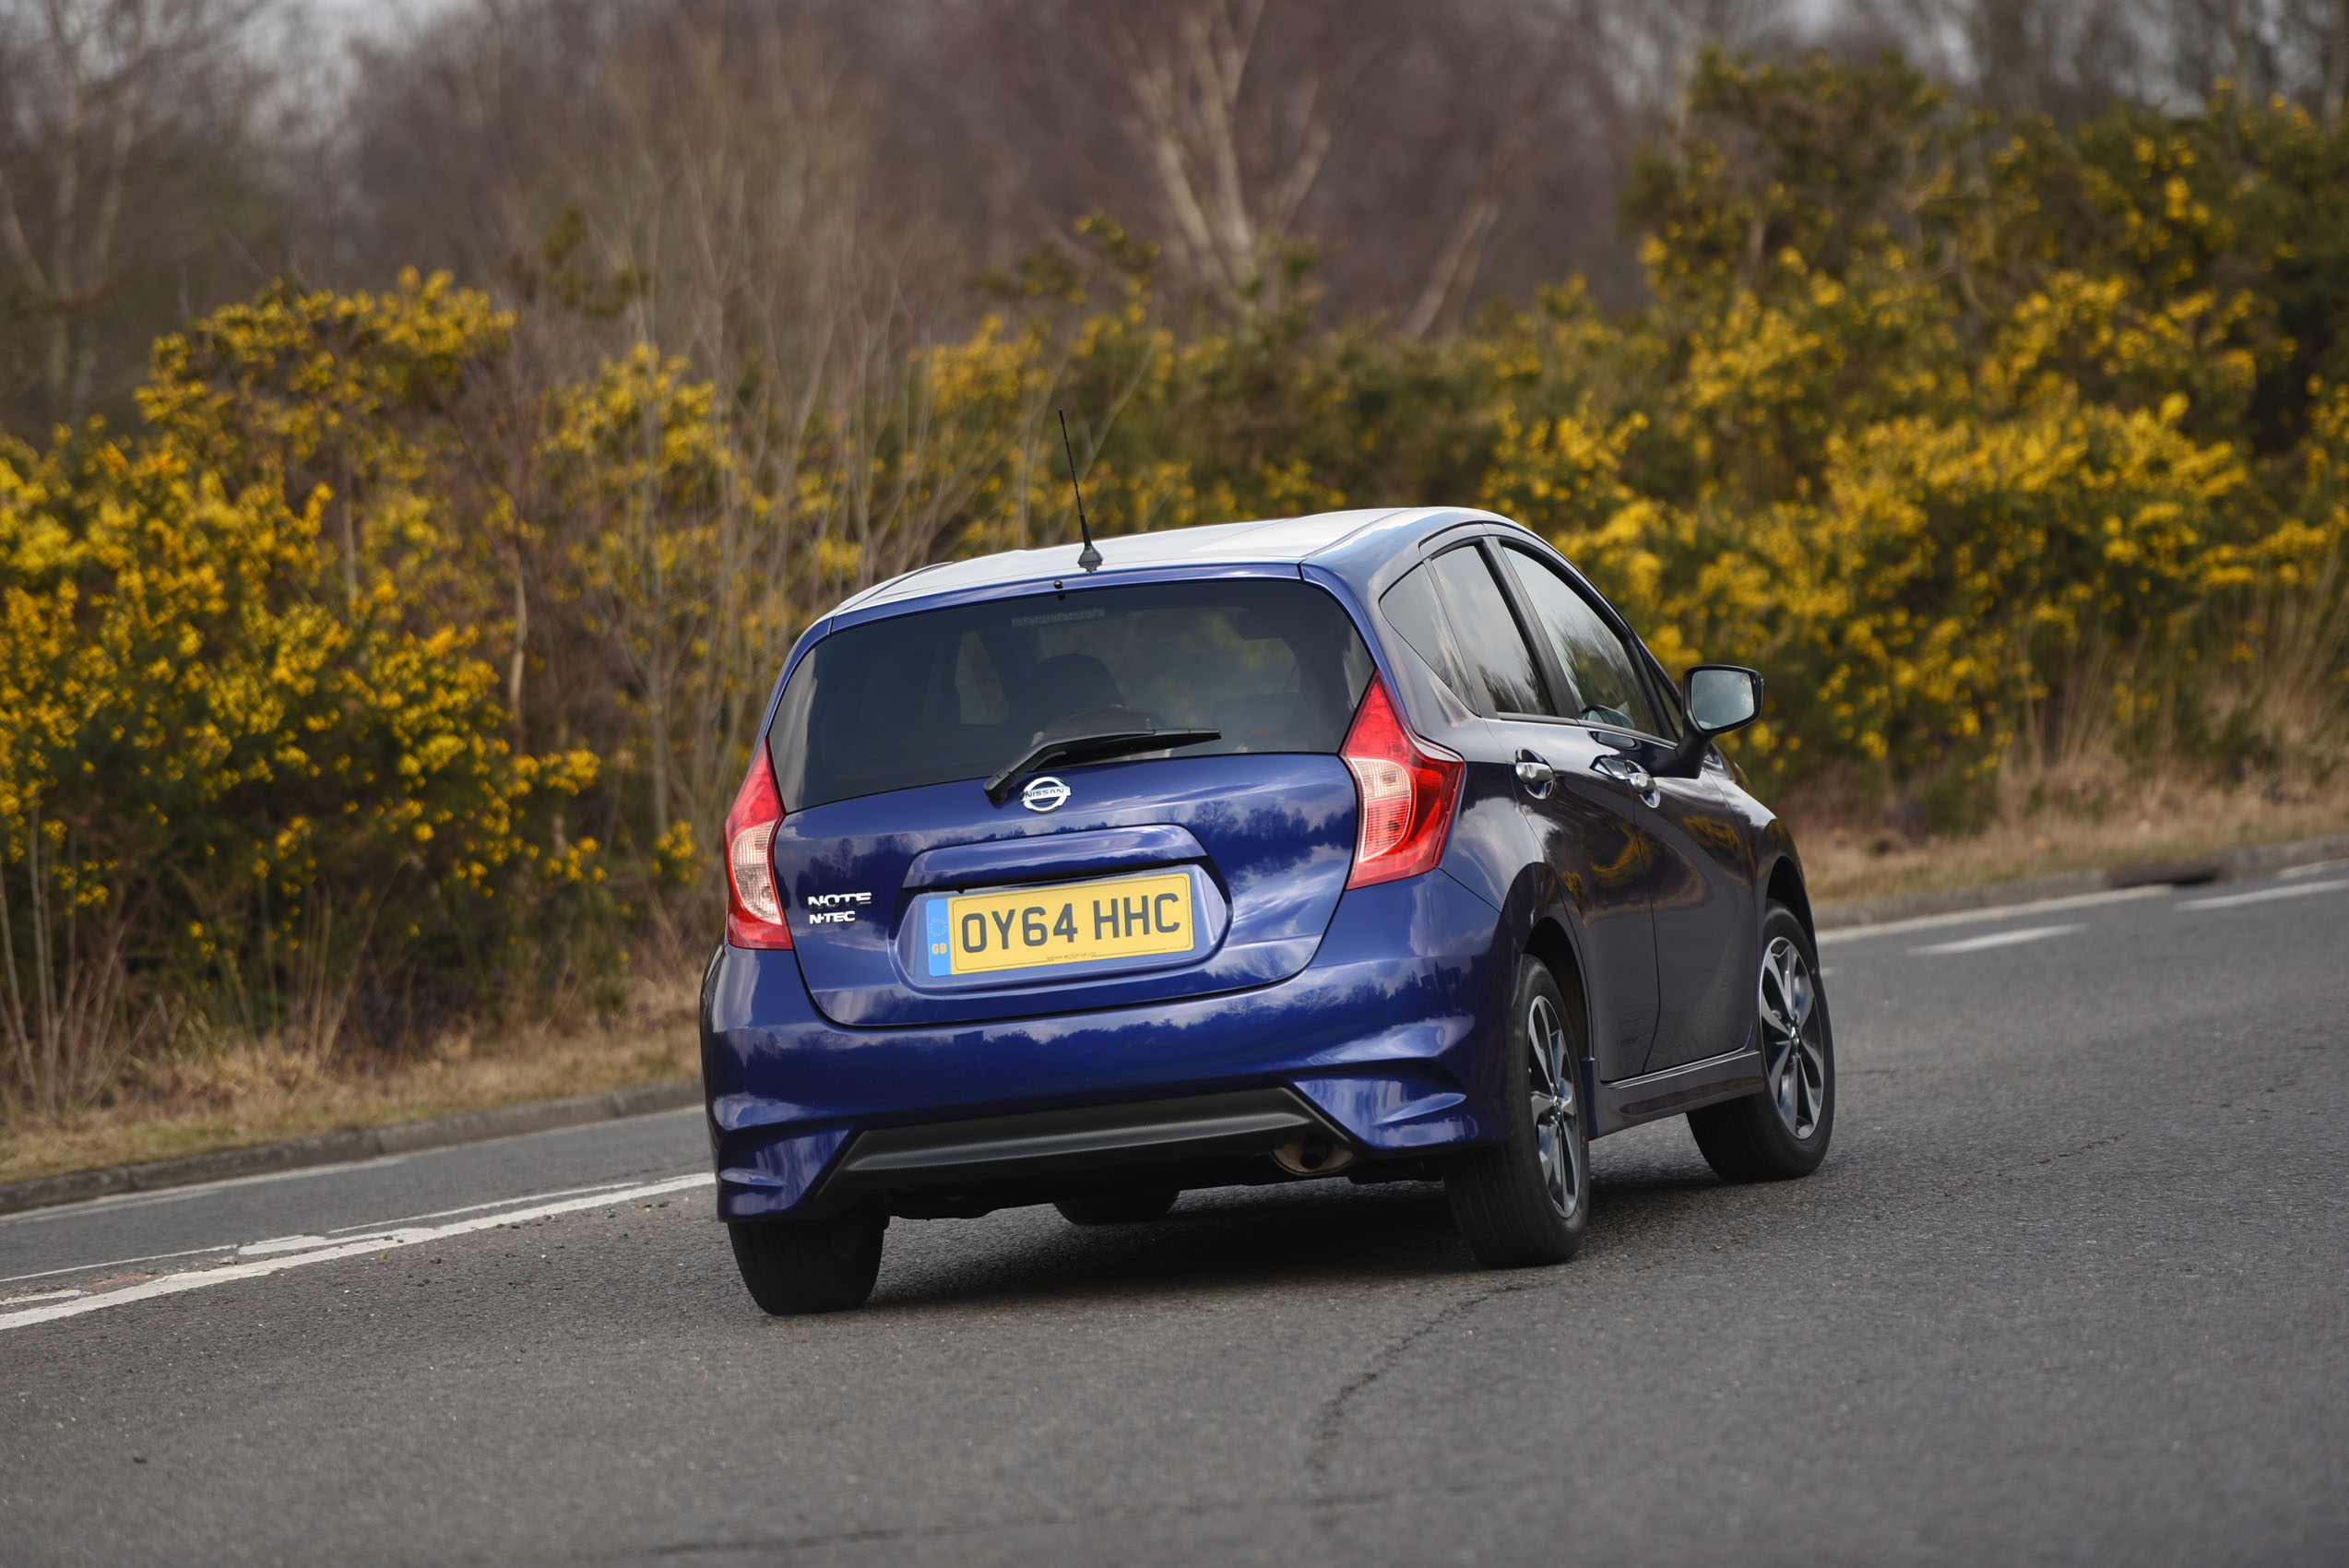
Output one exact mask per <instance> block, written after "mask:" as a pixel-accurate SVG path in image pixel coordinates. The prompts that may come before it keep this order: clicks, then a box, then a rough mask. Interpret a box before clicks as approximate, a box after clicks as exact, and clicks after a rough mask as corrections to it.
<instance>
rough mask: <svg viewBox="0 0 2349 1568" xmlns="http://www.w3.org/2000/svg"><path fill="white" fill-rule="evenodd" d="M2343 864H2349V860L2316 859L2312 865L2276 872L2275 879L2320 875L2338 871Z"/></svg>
mask: <svg viewBox="0 0 2349 1568" xmlns="http://www.w3.org/2000/svg"><path fill="white" fill-rule="evenodd" d="M2344 865H2349V861H2316V862H2315V863H2314V864H2312V865H2305V866H2294V867H2293V868H2292V869H2291V870H2289V871H2280V872H2277V873H2275V874H2276V880H2277V881H2279V882H2289V881H2291V880H2292V879H2294V878H2295V877H2302V876H2320V875H2323V874H2324V873H2327V872H2336V871H2339V870H2340V869H2341V868H2342V867H2343V866H2344Z"/></svg>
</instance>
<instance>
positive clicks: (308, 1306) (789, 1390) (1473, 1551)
mask: <svg viewBox="0 0 2349 1568" xmlns="http://www.w3.org/2000/svg"><path fill="white" fill-rule="evenodd" d="M1823 958H1824V962H1825V965H1826V968H1827V982H1826V983H1827V992H1828V996H1829V998H1830V1001H1831V1004H1832V1005H1833V1017H1834V1021H1835V1026H1836V1035H1837V1046H1838V1051H1839V1053H1840V1065H1841V1084H1840V1093H1841V1103H1840V1105H1839V1108H1838V1114H1837V1125H1836V1129H1835V1146H1834V1150H1833V1153H1832V1154H1831V1155H1830V1157H1829V1158H1828V1161H1827V1163H1826V1165H1825V1166H1824V1167H1823V1168H1822V1169H1821V1170H1820V1171H1819V1173H1818V1174H1817V1175H1815V1176H1813V1177H1811V1178H1810V1179H1809V1180H1807V1181H1802V1182H1788V1183H1783V1184H1777V1185H1770V1186H1759V1187H1745V1188H1732V1187H1726V1186H1724V1185H1722V1184H1721V1183H1720V1182H1717V1181H1715V1180H1714V1177H1713V1175H1712V1174H1711V1172H1710V1171H1709V1170H1706V1168H1705V1166H1704V1164H1703V1162H1702V1159H1700V1158H1698V1156H1697V1153H1696V1149H1695V1146H1694V1145H1693V1144H1692V1143H1691V1141H1690V1139H1689V1136H1688V1134H1687V1130H1686V1128H1685V1126H1684V1125H1683V1124H1682V1123H1679V1122H1672V1123H1664V1124H1661V1125H1658V1126H1653V1127H1648V1128H1643V1129H1640V1130H1638V1131H1636V1132H1633V1133H1630V1134H1623V1135H1621V1136H1619V1137H1617V1138H1612V1139H1608V1140H1607V1141H1606V1142H1604V1143H1602V1144H1600V1145H1599V1146H1597V1147H1596V1151H1595V1154H1596V1174H1597V1185H1596V1211H1595V1215H1594V1218H1593V1221H1592V1228H1591V1235H1590V1241H1589V1244H1588V1246H1587V1247H1586V1249H1585V1251H1584V1254H1583V1256H1582V1257H1581V1258H1580V1259H1579V1260H1577V1261H1576V1262H1575V1263H1573V1264H1572V1265H1568V1266H1566V1267H1563V1268H1556V1269H1544V1270H1532V1271H1525V1272H1520V1273H1485V1272H1481V1271H1479V1270H1477V1268H1476V1267H1474V1266H1473V1265H1472V1264H1471V1263H1470V1261H1469V1259H1468V1257H1467V1254H1466V1252H1465V1249H1464V1248H1463V1246H1462V1245H1461V1243H1460V1242H1459V1241H1457V1240H1456V1238H1455V1237H1454V1235H1453V1230H1452V1228H1451V1224H1450V1220H1449V1218H1448V1216H1447V1214H1446V1212H1445V1209H1444V1206H1443V1203H1442V1199H1441V1194H1440V1193H1439V1192H1438V1191H1437V1190H1435V1189H1433V1188H1430V1187H1420V1186H1407V1187H1385V1188H1355V1187H1352V1186H1350V1185H1348V1184H1347V1183H1345V1182H1319V1183H1311V1184H1307V1185H1300V1186H1296V1187H1290V1188H1285V1189H1279V1190H1258V1191H1252V1192H1229V1193H1212V1194H1192V1195H1191V1196H1189V1197H1188V1198H1186V1199H1185V1200H1184V1202H1183V1204H1182V1206H1180V1208H1179V1209H1177V1210H1176V1212H1175V1214H1174V1216H1173V1217H1172V1218H1169V1219H1168V1220H1166V1221H1163V1222H1161V1223H1159V1224H1157V1225H1151V1226H1133V1227H1122V1228H1115V1229H1093V1230H1080V1229H1074V1228H1073V1227H1070V1226H1067V1225H1065V1224H1063V1223H1062V1221H1061V1220H1060V1219H1059V1218H1058V1217H1057V1216H1055V1215H1054V1214H1053V1213H1052V1212H1051V1211H1050V1210H1049V1209H1042V1210H1038V1209H1023V1210H1016V1211H1012V1212H1008V1213H1003V1214H998V1215H995V1216H993V1217H991V1218H987V1219H983V1220H966V1221H950V1220H941V1221H933V1222H929V1223H918V1222H913V1221H906V1220H900V1221H898V1222H897V1223H896V1225H895V1226H894V1227H893V1228H892V1229H891V1230H890V1233H889V1252H888V1255H887V1259H886V1261H885V1262H884V1265H883V1268H882V1275H881V1283H880V1287H879V1289H878V1290H877V1291H876V1293H875V1295H874V1298H873V1301H872V1305H871V1306H870V1307H869V1308H868V1309H866V1310H865V1311H863V1312H860V1313H850V1314H846V1315H841V1316H836V1317H829V1318H817V1319H799V1320H791V1321H777V1320H770V1319H767V1318H765V1317H764V1316H762V1315H761V1314H760V1313H758V1312H757V1311H756V1310H755V1309H754V1308H753V1306H752V1305H751V1303H750V1301H749V1300H748V1298H747V1297H745V1296H744V1295H743V1293H742V1291H741V1287H740V1285H739V1284H738V1282H737V1280H736V1278H735V1276H734V1272H733V1266H732V1263H731V1260H730V1255H729V1253H728V1252H727V1248H726V1242H725V1238H724V1235H723V1232H722V1231H721V1230H720V1229H718V1227H717V1226H716V1225H714V1224H712V1223H711V1220H710V1204H709V1189H708V1185H707V1182H706V1166H705V1163H704V1160H705V1155H704V1149H703V1145H702V1139H701V1134H700V1130H699V1125H698V1123H697V1121H696V1119H695V1117H694V1114H692V1113H681V1114H677V1115H670V1116H661V1117H651V1118H647V1119H644V1120H642V1121H638V1122H634V1123H617V1124H613V1123H607V1124H602V1125H598V1126H594V1127H586V1128H580V1129H576V1130H574V1131H570V1132H564V1133H552V1134H541V1135H539V1136H535V1137H529V1138H517V1139H512V1140H508V1141H506V1142H503V1143H497V1144H487V1145H480V1146H473V1147H469V1148H460V1149H451V1150H443V1151H437V1152H434V1153H429V1154H418V1155H413V1156H409V1157H406V1158H397V1159H386V1160H380V1161H376V1162H374V1163H373V1164H369V1165H363V1166H353V1167H346V1168H342V1169H339V1170H328V1171H318V1172H310V1173H303V1174H297V1175H289V1176H282V1177H277V1178H270V1179H262V1180H255V1181H249V1182H235V1183H228V1184H223V1185H220V1186H215V1187H209V1188H200V1189H190V1190H186V1191H183V1192H176V1193H168V1194H148V1195H142V1196H132V1197H127V1198H123V1199H117V1200H108V1201H104V1202H100V1203H93V1204H89V1205H85V1206H78V1207H75V1208H69V1209H59V1210H50V1211H45V1212H41V1213H36V1214H31V1215H24V1216H18V1217H14V1218H6V1219H0V1401H5V1404H0V1563H5V1564H6V1565H8V1568H19V1565H26V1564H35V1563H51V1562H89V1563H109V1564H112V1563H120V1562H132V1561H142V1562H145V1561H154V1562H173V1563H181V1562H188V1563H203V1562H287V1563H333V1564H337V1565H342V1564H357V1563H374V1562H400V1563H451V1562H492V1563H504V1562H607V1561H608V1562H656V1561H658V1562H679V1563H685V1564H701V1563H709V1564H731V1563H741V1562H823V1563H830V1562H842V1563H892V1564H895V1563H906V1562H939V1563H955V1564H961V1563H997V1562H1001V1563H1020V1564H1027V1563H1036V1562H1115V1563H1118V1564H1121V1565H1130V1564H1147V1563H1158V1562H1201V1563H1227V1562H1264V1563H1275V1564H1280V1565H1281V1568H1296V1565H1298V1564H1307V1563H1311V1564H1320V1563H1334V1564H1335V1563H1345V1564H1349V1565H1350V1564H1361V1563H1389V1562H1392V1563H1409V1564H1418V1563H1435V1562H1545V1563H1549V1562H1608V1563H1610V1564H1619V1563H1642V1562H1691V1563H1700V1562H1701V1563H1718V1562H1739V1563H1781V1562H1783V1563H1798V1564H1805V1565H1810V1564H1818V1563H1839V1562H1852V1563H1892V1562H1949V1563H1964V1564H1969V1565H1973V1564H1979V1563H1990V1562H1996V1563H2029V1562H2097V1563H2108V1562H2127V1563H2131V1564H2148V1563H2180V1564H2188V1563H2190V1564H2198V1565H2199V1564H2212V1563H2247V1564H2270V1563H2296V1562H2307V1563H2340V1562H2344V1561H2349V866H2339V865H2336V866H2331V867H2313V868H2306V869H2304V870H2303V871H2301V872H2300V873H2295V874H2292V875H2288V876H2284V877H2280V878H2276V879H2272V880H2270V881H2266V882H2260V883H2251V884H2229V885H2224V886H2219V887H2212V888H2201V889H2177V890H2170V889H2155V890H2151V891H2148V892H2145V893H2143V894H2141V896H2136V897H2099V898H2096V899H2091V900H2080V901H2071V902H2067V903H2059V904H2042V905H2036V906H2033V907H2031V908H2028V909H2019V910H2014V911H2011V912H2007V913H2003V914H1998V913H1993V914H1987V915H1978V914H1977V915H1969V916H1963V917H1952V918H1948V919H1941V920H1935V921H1916V922H1908V923H1906V924H1904V925H1898V926H1891V927H1878V928H1874V929H1873V930H1870V931H1866V932H1849V933H1841V934H1839V935H1838V936H1837V937H1836V939H1834V940H1833V941H1831V942H1830V943H1829V944H1827V946H1826V947H1825V950H1824V954H1823ZM166 1254H175V1255H166Z"/></svg>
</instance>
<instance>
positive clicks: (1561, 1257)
mask: <svg viewBox="0 0 2349 1568" xmlns="http://www.w3.org/2000/svg"><path fill="white" fill-rule="evenodd" d="M1544 1020H1548V1022H1547V1023H1545V1022H1544ZM1544 1033H1547V1034H1548V1036H1549V1037H1550V1038H1549V1039H1547V1040H1545V1039H1540V1038H1539V1036H1540V1035H1542V1034H1544ZM1502 1049H1503V1050H1504V1051H1506V1052H1507V1055H1506V1056H1505V1057H1504V1058H1503V1060H1504V1062H1505V1063H1507V1068H1508V1080H1507V1081H1508V1084H1509V1088H1508V1090H1507V1092H1505V1093H1504V1095H1503V1097H1502V1098H1503V1100H1504V1103H1505V1104H1506V1105H1507V1107H1508V1115H1509V1135H1508V1138H1507V1141H1505V1142H1503V1143H1501V1144H1500V1145H1498V1146H1493V1147H1489V1148H1480V1149H1476V1150H1472V1151H1471V1152H1469V1153H1467V1154H1465V1155H1462V1156H1461V1157H1460V1158H1457V1159H1455V1160H1453V1163H1452V1166H1451V1168H1450V1170H1447V1171H1446V1172H1445V1174H1444V1183H1443V1185H1444V1192H1445V1194H1446V1195H1447V1196H1448V1197H1449V1198H1450V1199H1451V1200H1452V1217H1453V1220H1454V1221H1455V1222H1457V1223H1458V1225H1459V1227H1460V1233H1461V1234H1462V1235H1463V1236H1465V1237H1466V1238H1467V1241H1468V1250H1469V1251H1470V1252H1472V1253H1475V1254H1476V1255H1477V1262H1478V1263H1480V1264H1482V1265H1485V1266H1486V1267H1487V1268H1530V1267H1538V1266H1540V1265H1546V1264H1558V1263H1564V1262H1565V1261H1566V1260H1567V1259H1569V1258H1571V1257H1572V1256H1573V1255H1574V1253H1576V1252H1578V1251H1579V1250H1580V1249H1581V1247H1582V1244H1583V1233H1584V1230H1585V1229H1588V1228H1589V1225H1590V1214H1591V1202H1590V1190H1591V1158H1590V1118H1589V1113H1588V1107H1587V1106H1586V1105H1585V1104H1584V1089H1583V1084H1584V1078H1583V1058H1584V1041H1583V1019H1582V1017H1581V1015H1580V1014H1579V1013H1578V1012H1576V1011H1575V1010H1573V1009H1572V1008H1569V1007H1568V1006H1567V1005H1566V999H1565V997H1564V995H1563V994H1562V993H1560V991H1559V988H1558V980H1557V978H1556V977H1555V976H1553V975H1552V974H1551V973H1550V972H1549V968H1548V965H1546V964H1544V963H1542V962H1541V961H1540V960H1539V959H1536V958H1523V959H1520V960H1519V961H1518V964H1517V986H1516V990H1515V992H1514V993H1513V995H1512V996H1511V998H1510V1003H1509V1026H1508V1035H1507V1038H1506V1039H1505V1040H1504V1041H1503V1045H1502Z"/></svg>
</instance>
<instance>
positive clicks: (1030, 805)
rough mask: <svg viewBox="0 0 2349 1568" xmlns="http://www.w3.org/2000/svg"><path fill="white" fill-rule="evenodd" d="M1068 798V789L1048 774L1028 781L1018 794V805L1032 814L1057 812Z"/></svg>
mask: <svg viewBox="0 0 2349 1568" xmlns="http://www.w3.org/2000/svg"><path fill="white" fill-rule="evenodd" d="M1068 798H1069V787H1068V786H1067V785H1065V784H1063V783H1062V782H1061V781H1060V780H1059V779H1057V778H1052V777H1051V776H1050V774H1047V775H1046V776H1045V777H1043V778H1031V779H1029V780H1028V781H1027V788H1026V789H1025V790H1021V791H1020V792H1019V803H1020V804H1021V805H1024V806H1026V808H1027V809H1028V810H1029V811H1032V812H1049V811H1058V810H1059V809H1060V808H1061V805H1062V802H1065V801H1066V800H1067V799H1068Z"/></svg>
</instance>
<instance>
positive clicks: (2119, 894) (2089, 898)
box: [1819, 883, 2171, 947]
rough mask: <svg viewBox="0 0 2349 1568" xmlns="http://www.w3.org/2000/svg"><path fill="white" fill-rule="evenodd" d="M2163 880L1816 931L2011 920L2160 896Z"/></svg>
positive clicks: (1884, 932)
mask: <svg viewBox="0 0 2349 1568" xmlns="http://www.w3.org/2000/svg"><path fill="white" fill-rule="evenodd" d="M2170 891H2171V889H2170V887H2169V885H2167V884H2166V883H2155V884H2153V885H2151V886H2149V887H2118V888H2115V889H2114V890H2113V891H2111V892H2109V893H2080V894H2075V895H2073V896H2072V897H2069V898H2043V899H2041V900H2040V901H2039V902H2038V903H2035V904H2000V905H1999V906H1997V907H1996V908H1994V909H1959V910H1956V911H1954V912H1953V913H1951V914H1946V915H1916V916H1914V917H1912V918H1910V919H1908V920H1904V921H1885V922H1884V923H1883V924H1882V925H1852V926H1844V927H1842V928H1840V929H1839V930H1835V931H1822V932H1820V933H1819V945H1820V946H1821V947H1824V946H1826V945H1828V944H1830V943H1835V942H1857V941H1858V940H1859V939H1860V938H1861V937H1863V936H1896V935H1898V934H1900V933H1901V932H1909V931H1934V930H1938V929H1939V928H1940V927H1942V926H1948V925H1971V924H1974V923H1975V922H1976V921H2003V920H2011V919H2012V918H2014V917H2015V916H2017V915H2051V914H2054V913H2055V912H2056V911H2057V910H2058V909H2093V908H2094V907H2095V906H2096V905H2099V904H2125V903H2127V902H2128V901H2129V900H2130V899H2132V898H2161V897H2167V896H2168V895H2169V893H2170Z"/></svg>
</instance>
